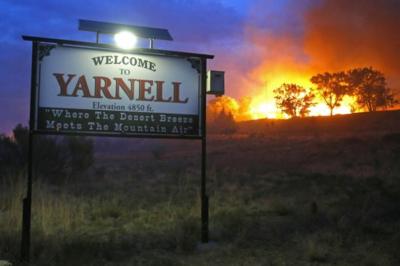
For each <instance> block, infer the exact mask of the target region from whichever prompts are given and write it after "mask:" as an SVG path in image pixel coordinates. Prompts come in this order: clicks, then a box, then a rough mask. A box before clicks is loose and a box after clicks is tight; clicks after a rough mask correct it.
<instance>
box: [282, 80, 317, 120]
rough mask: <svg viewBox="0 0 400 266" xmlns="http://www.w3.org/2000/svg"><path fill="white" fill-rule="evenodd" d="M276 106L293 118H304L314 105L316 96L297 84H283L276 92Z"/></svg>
mask: <svg viewBox="0 0 400 266" xmlns="http://www.w3.org/2000/svg"><path fill="white" fill-rule="evenodd" d="M274 94H275V97H274V98H275V101H276V105H277V107H278V108H279V109H281V110H282V112H284V113H285V114H287V115H289V116H291V117H299V116H301V117H304V116H306V115H307V114H308V113H309V112H310V107H311V106H312V105H314V102H313V100H314V97H315V95H314V94H313V93H312V92H307V90H306V89H305V88H304V87H302V86H300V85H297V84H286V83H284V84H282V85H281V86H280V87H279V88H276V89H275V90H274Z"/></svg>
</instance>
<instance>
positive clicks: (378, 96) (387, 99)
mask: <svg viewBox="0 0 400 266" xmlns="http://www.w3.org/2000/svg"><path fill="white" fill-rule="evenodd" d="M347 76H348V83H349V87H350V88H351V91H352V94H353V95H354V96H355V97H356V99H357V104H358V105H359V107H361V108H366V109H368V111H369V112H373V111H376V110H377V109H378V108H383V109H386V108H388V107H392V106H393V105H394V104H395V103H396V102H397V101H396V100H395V99H394V95H393V93H392V92H391V90H390V89H389V88H388V87H387V84H386V79H385V76H384V75H383V74H382V73H381V72H379V71H377V70H374V69H373V68H372V67H369V68H367V67H364V68H356V69H352V70H349V71H348V72H347Z"/></svg>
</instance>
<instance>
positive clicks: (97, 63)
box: [34, 43, 202, 137]
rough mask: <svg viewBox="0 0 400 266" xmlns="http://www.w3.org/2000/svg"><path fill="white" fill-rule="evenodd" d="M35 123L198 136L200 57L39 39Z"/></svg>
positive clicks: (50, 128) (55, 128) (47, 127)
mask: <svg viewBox="0 0 400 266" xmlns="http://www.w3.org/2000/svg"><path fill="white" fill-rule="evenodd" d="M38 51H39V54H38V57H37V58H38V62H37V67H38V74H37V75H38V76H37V77H38V78H37V80H38V85H37V89H36V95H35V96H36V97H35V104H36V108H35V128H34V129H35V130H36V131H42V132H55V133H83V134H91V135H140V136H167V137H168V136H173V137H179V136H185V137H200V136H201V125H200V121H201V110H202V108H201V102H200V101H201V95H202V93H201V73H200V72H201V71H200V59H198V58H190V57H184V56H168V55H161V54H160V55H158V54H151V53H149V54H146V53H144V54H129V53H122V52H120V51H118V52H114V51H111V50H104V49H92V48H90V49H89V48H86V47H72V46H60V45H50V44H43V43H41V44H40V45H39V49H38Z"/></svg>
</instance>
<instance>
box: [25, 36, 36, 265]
mask: <svg viewBox="0 0 400 266" xmlns="http://www.w3.org/2000/svg"><path fill="white" fill-rule="evenodd" d="M37 56H38V43H37V42H32V68H31V96H30V97H31V102H30V114H29V136H28V138H29V139H28V169H27V171H28V173H27V174H28V178H27V189H26V197H25V198H24V199H23V205H22V239H21V258H22V260H23V261H27V262H29V258H30V243H31V213H32V182H33V181H32V180H33V177H32V174H33V128H34V123H35V116H34V114H35V112H34V108H35V95H36V85H37Z"/></svg>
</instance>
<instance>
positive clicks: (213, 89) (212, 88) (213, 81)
mask: <svg viewBox="0 0 400 266" xmlns="http://www.w3.org/2000/svg"><path fill="white" fill-rule="evenodd" d="M224 74H225V72H224V71H215V70H209V71H208V72H207V94H214V95H216V96H221V95H224V93H225V77H224Z"/></svg>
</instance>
